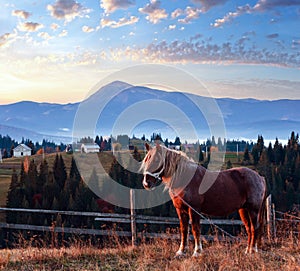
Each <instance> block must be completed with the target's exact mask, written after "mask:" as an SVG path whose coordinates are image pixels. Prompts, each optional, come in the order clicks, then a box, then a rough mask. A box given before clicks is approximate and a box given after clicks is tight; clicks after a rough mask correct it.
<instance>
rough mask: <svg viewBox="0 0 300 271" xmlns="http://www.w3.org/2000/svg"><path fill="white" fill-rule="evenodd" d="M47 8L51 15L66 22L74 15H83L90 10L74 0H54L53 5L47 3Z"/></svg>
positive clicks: (74, 16) (72, 18)
mask: <svg viewBox="0 0 300 271" xmlns="http://www.w3.org/2000/svg"><path fill="white" fill-rule="evenodd" d="M47 9H48V10H49V11H50V13H51V16H52V17H54V18H56V19H58V20H65V21H66V22H71V21H72V20H74V19H75V18H76V17H83V16H84V15H85V14H87V13H89V12H90V11H91V10H89V9H87V8H85V7H83V6H82V5H81V4H80V3H78V2H76V1H74V0H56V2H55V3H54V4H53V5H48V6H47Z"/></svg>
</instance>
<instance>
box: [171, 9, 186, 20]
mask: <svg viewBox="0 0 300 271" xmlns="http://www.w3.org/2000/svg"><path fill="white" fill-rule="evenodd" d="M183 14H184V11H183V10H182V9H181V8H177V9H175V10H174V11H173V12H172V13H171V18H172V19H175V18H177V17H179V16H181V15H183Z"/></svg>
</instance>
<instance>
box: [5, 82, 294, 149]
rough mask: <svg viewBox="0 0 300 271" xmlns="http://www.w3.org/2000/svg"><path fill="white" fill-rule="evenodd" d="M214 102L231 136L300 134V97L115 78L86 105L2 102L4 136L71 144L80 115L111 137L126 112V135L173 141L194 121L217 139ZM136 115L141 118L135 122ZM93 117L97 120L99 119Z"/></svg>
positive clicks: (197, 128) (186, 132) (202, 132)
mask: <svg viewBox="0 0 300 271" xmlns="http://www.w3.org/2000/svg"><path fill="white" fill-rule="evenodd" d="M195 101H196V102H195ZM214 102H216V104H217V105H218V108H219V110H220V113H221V115H222V117H223V119H224V124H225V129H226V136H227V138H234V139H247V140H256V139H257V136H258V135H263V137H264V138H265V139H269V140H274V139H275V138H276V137H277V138H279V139H282V140H286V139H287V138H288V136H289V135H290V133H291V131H295V132H296V133H297V132H299V128H300V110H299V108H300V100H286V99H284V100H274V101H269V100H255V99H232V98H216V99H212V98H209V97H202V96H199V95H196V94H186V93H184V92H183V93H180V92H169V91H163V90H159V89H153V88H148V87H143V86H132V85H129V84H127V83H124V82H120V81H115V82H112V83H110V84H108V85H106V86H103V87H102V88H100V89H99V90H98V91H96V92H95V93H94V94H92V95H91V96H90V97H88V98H87V99H86V100H84V101H83V102H81V103H69V104H53V103H37V102H32V101H22V102H18V103H14V104H7V105H0V134H2V135H6V134H8V135H10V136H11V137H12V138H14V139H16V140H20V139H21V138H22V137H24V138H30V139H32V140H33V141H41V140H42V139H43V138H47V139H49V140H53V141H55V142H65V143H69V142H71V141H72V133H73V127H75V128H76V127H77V126H76V121H78V119H79V118H80V117H82V120H80V121H81V122H82V125H83V126H85V125H88V124H89V122H90V123H91V124H90V125H91V126H92V127H91V129H90V128H89V129H88V130H89V131H91V130H93V129H94V134H86V136H88V135H90V136H94V135H95V134H99V135H111V134H112V131H113V130H114V129H115V126H114V125H115V124H116V123H119V122H120V121H121V120H122V118H121V117H122V115H125V119H126V121H125V123H124V120H123V122H122V124H118V125H119V129H115V130H116V131H118V132H120V133H122V127H123V128H124V129H125V130H126V129H129V130H130V132H131V133H134V134H135V135H143V134H144V135H146V137H150V135H152V133H153V132H155V133H161V135H162V137H163V138H169V139H170V140H173V137H174V136H175V135H176V132H177V133H179V134H177V135H179V136H180V135H183V136H181V139H183V140H189V139H191V138H189V137H188V135H189V133H191V132H190V131H189V127H191V126H189V125H186V124H188V122H189V123H190V124H192V126H193V127H194V129H195V131H196V133H197V134H198V137H199V138H201V139H205V138H207V137H211V135H210V130H209V129H210V125H211V123H208V121H207V116H205V110H204V111H202V108H201V106H204V107H205V106H208V105H210V104H213V103H214ZM152 108H153V112H152V111H151V109H152ZM83 110H86V118H84V116H85V115H84V116H81V115H82V112H84V111H83ZM130 112H131V113H130ZM168 113H169V114H168ZM80 114H81V115H80ZM84 114H85V113H84ZM130 114H131V115H130ZM176 114H179V115H178V116H177V115H176ZM131 117H133V118H134V117H135V118H136V119H137V120H136V121H139V122H138V123H133V124H131V122H130V119H131ZM138 117H140V119H139V118H138ZM91 119H96V122H95V120H93V121H91ZM143 120H144V121H143ZM93 122H95V125H94V124H93ZM74 123H75V126H74ZM93 125H94V126H93ZM130 125H134V126H133V127H130ZM76 129H77V128H76ZM125 130H124V132H125ZM126 131H127V130H126ZM182 137H185V138H182Z"/></svg>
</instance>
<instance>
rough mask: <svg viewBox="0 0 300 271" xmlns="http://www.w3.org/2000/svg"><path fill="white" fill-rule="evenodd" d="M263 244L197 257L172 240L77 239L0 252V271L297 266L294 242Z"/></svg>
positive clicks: (209, 248) (217, 247) (220, 247)
mask: <svg viewBox="0 0 300 271" xmlns="http://www.w3.org/2000/svg"><path fill="white" fill-rule="evenodd" d="M282 244H283V243H281V244H277V245H276V246H275V245H272V246H271V245H268V244H265V250H264V251H261V252H259V253H255V254H253V255H245V254H244V249H245V244H244V243H243V244H240V243H235V244H231V243H213V244H205V245H204V252H203V254H202V256H201V257H199V258H197V259H193V258H191V254H192V246H191V247H190V252H189V253H188V255H187V256H186V257H184V258H180V259H175V258H174V255H175V252H176V250H177V248H178V242H177V241H170V240H154V241H152V242H150V243H149V242H148V243H142V244H140V245H139V246H138V247H136V248H132V247H131V246H129V245H128V244H123V243H120V242H118V240H116V239H113V240H112V241H110V242H109V243H108V244H107V246H106V247H105V248H96V247H93V246H91V245H89V244H87V243H84V242H82V241H80V242H77V243H75V244H73V245H72V246H71V247H69V248H66V247H63V248H60V249H56V248H47V247H46V246H45V247H41V248H36V247H32V246H28V247H24V248H18V249H11V250H10V249H4V250H0V268H2V270H7V271H10V270H20V271H21V270H26V271H29V270H72V271H73V270H74V271H76V270H78V271H79V270H80V271H82V270H124V271H125V270H126V271H127V270H141V271H142V270H143V271H144V270H182V271H184V270H189V271H192V270H287V271H289V270H300V268H299V266H300V256H299V247H298V245H299V244H295V243H289V242H288V243H287V246H283V245H282Z"/></svg>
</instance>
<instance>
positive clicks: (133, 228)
mask: <svg viewBox="0 0 300 271" xmlns="http://www.w3.org/2000/svg"><path fill="white" fill-rule="evenodd" d="M130 223H131V242H132V246H133V247H134V246H136V244H137V233H136V214H135V191H134V189H130Z"/></svg>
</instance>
